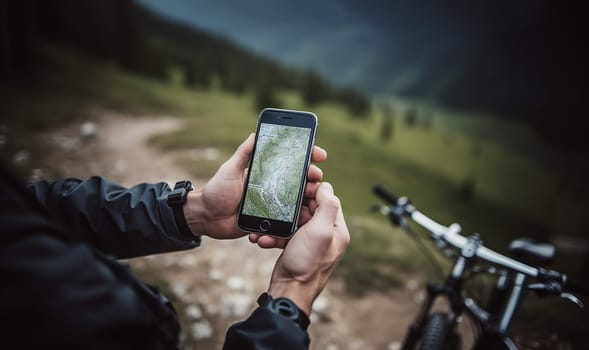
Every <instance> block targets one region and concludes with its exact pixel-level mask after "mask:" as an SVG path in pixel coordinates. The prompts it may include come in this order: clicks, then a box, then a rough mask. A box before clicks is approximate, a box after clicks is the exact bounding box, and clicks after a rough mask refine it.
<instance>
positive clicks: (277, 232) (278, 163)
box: [238, 108, 317, 238]
mask: <svg viewBox="0 0 589 350" xmlns="http://www.w3.org/2000/svg"><path fill="white" fill-rule="evenodd" d="M316 129H317V117H316V116H315V114H313V113H310V112H302V111H291V110H281V109H270V108H267V109H264V110H263V111H262V112H261V113H260V117H259V120H258V127H257V131H256V140H255V145H254V150H253V153H252V156H251V159H250V163H249V170H248V174H247V179H246V182H245V187H244V191H243V198H242V201H241V205H240V210H239V217H238V225H239V227H240V228H241V229H242V230H244V231H249V232H260V233H264V234H268V235H272V236H275V237H280V238H288V237H290V236H291V235H292V234H293V233H294V231H295V230H296V227H297V222H298V216H299V213H300V209H301V204H302V199H303V192H304V190H305V183H306V177H307V170H308V167H309V163H310V161H311V151H312V149H313V144H314V141H315V132H316Z"/></svg>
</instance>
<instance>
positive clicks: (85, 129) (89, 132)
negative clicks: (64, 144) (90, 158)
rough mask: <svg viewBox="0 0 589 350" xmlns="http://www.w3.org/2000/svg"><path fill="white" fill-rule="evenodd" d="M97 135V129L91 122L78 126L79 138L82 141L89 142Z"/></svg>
mask: <svg viewBox="0 0 589 350" xmlns="http://www.w3.org/2000/svg"><path fill="white" fill-rule="evenodd" d="M96 135H98V128H97V127H96V124H94V123H92V122H85V123H83V124H82V125H81V126H80V136H82V139H84V140H90V139H93V138H95V137H96Z"/></svg>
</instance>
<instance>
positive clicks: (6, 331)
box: [0, 169, 179, 349]
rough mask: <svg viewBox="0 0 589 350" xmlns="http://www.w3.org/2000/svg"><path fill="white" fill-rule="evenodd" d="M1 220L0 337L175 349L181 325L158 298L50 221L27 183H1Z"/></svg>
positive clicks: (74, 345) (64, 345) (59, 344)
mask: <svg viewBox="0 0 589 350" xmlns="http://www.w3.org/2000/svg"><path fill="white" fill-rule="evenodd" d="M0 170H1V169H0ZM0 173H1V171H0ZM0 175H1V174H0ZM0 179H1V180H3V181H2V182H4V180H5V179H4V178H2V177H1V176H0ZM0 222H1V223H2V224H1V225H0V278H1V280H2V287H1V288H0V324H1V325H2V335H3V341H4V343H6V344H18V345H17V347H18V348H22V349H34V348H42V347H48V348H58V349H170V348H175V346H176V344H177V339H178V332H179V325H178V322H177V318H176V314H175V312H174V310H173V308H172V307H171V305H169V303H168V302H166V300H165V299H164V298H163V296H161V294H159V293H157V291H156V290H154V289H152V288H149V287H148V286H146V285H145V284H142V283H141V282H140V281H138V280H137V279H136V278H135V277H134V276H133V275H132V273H131V272H130V271H129V270H128V269H127V268H125V267H124V266H123V265H121V264H119V263H118V262H117V261H116V260H115V259H114V258H112V257H110V256H107V255H105V254H103V253H101V252H99V251H97V250H94V249H92V248H91V247H89V246H88V245H87V244H85V242H82V241H80V240H77V239H75V236H74V235H72V234H70V233H69V232H66V231H65V230H63V225H60V224H57V223H54V222H53V220H50V218H48V217H47V215H46V213H45V211H44V210H43V208H42V207H40V206H39V205H37V203H36V201H35V198H33V197H32V196H30V192H28V191H27V190H26V189H25V188H21V187H20V186H5V184H4V183H0Z"/></svg>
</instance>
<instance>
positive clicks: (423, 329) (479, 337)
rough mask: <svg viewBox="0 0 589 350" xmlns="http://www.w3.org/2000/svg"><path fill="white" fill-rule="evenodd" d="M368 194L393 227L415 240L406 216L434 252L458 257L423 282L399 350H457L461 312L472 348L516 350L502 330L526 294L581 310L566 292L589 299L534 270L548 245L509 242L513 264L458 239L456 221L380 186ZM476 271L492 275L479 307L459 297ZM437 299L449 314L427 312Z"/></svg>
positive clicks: (558, 277)
mask: <svg viewBox="0 0 589 350" xmlns="http://www.w3.org/2000/svg"><path fill="white" fill-rule="evenodd" d="M373 190H374V194H375V195H377V196H378V197H380V198H381V199H382V200H384V201H385V202H386V203H387V205H384V206H383V205H377V206H376V207H373V209H375V210H378V211H380V212H381V213H382V214H384V215H386V216H388V217H389V219H390V221H391V223H392V224H393V225H395V226H399V227H401V228H403V229H404V230H405V231H406V232H407V233H408V234H410V235H411V236H412V237H413V238H415V239H418V236H417V233H416V232H414V231H412V230H411V228H410V227H409V224H408V221H407V218H410V219H411V220H412V221H413V222H414V223H416V224H418V225H419V226H421V227H423V228H424V229H425V230H426V231H428V232H429V233H430V238H431V239H432V240H433V241H434V242H435V244H436V245H437V247H438V248H440V249H441V250H443V251H447V250H450V251H453V252H455V253H458V254H456V259H455V261H454V263H453V266H452V268H451V269H450V272H449V274H448V275H447V277H446V279H445V282H444V283H443V284H439V283H432V282H428V283H427V287H426V297H425V300H424V302H423V303H422V304H421V310H420V312H419V313H418V315H417V317H416V318H415V320H414V321H413V322H412V323H411V325H410V326H409V330H408V332H407V335H406V337H405V339H404V341H403V344H402V349H404V350H409V349H415V348H416V347H417V346H419V349H420V350H439V349H458V348H460V346H461V337H460V334H459V333H458V332H457V326H458V324H459V322H460V321H461V320H462V315H463V313H466V315H467V316H469V318H470V319H471V320H472V321H473V324H474V326H475V338H474V347H473V349H475V350H491V349H492V350H501V349H507V350H517V349H518V347H517V345H516V344H515V342H514V341H513V340H512V338H511V337H510V336H509V335H508V329H509V326H510V324H511V322H512V320H513V318H514V315H515V313H516V311H517V308H518V305H519V304H520V302H521V301H522V298H523V296H524V292H525V291H527V290H530V291H535V292H536V293H538V294H540V295H544V296H558V297H561V298H564V299H566V300H569V301H571V302H572V303H574V304H575V305H577V306H578V307H579V308H582V307H583V303H582V302H581V300H580V299H579V298H578V297H576V296H575V295H574V294H572V293H573V292H574V293H578V294H582V295H589V288H587V287H584V286H581V285H579V284H577V283H574V282H572V281H570V280H569V279H568V278H567V275H566V274H564V273H560V272H557V271H554V270H549V269H547V268H544V267H540V266H542V265H548V263H550V262H551V260H552V259H553V258H554V255H555V253H556V248H555V246H554V245H552V244H549V243H536V242H534V241H532V240H529V239H517V240H514V241H512V242H511V243H510V245H509V251H510V252H511V253H513V254H516V255H517V256H518V260H516V259H514V258H510V257H507V256H505V255H502V254H500V253H497V252H496V251H494V250H491V249H489V248H487V247H485V246H484V245H483V242H482V240H481V238H480V237H479V235H478V234H476V233H473V234H471V235H468V236H463V235H461V234H460V232H461V227H460V225H459V224H457V223H453V224H451V225H450V226H444V225H441V224H439V223H437V222H436V221H434V220H432V219H430V218H429V217H427V216H426V215H425V214H423V213H422V212H420V211H419V210H418V209H417V207H416V206H415V205H413V204H412V203H411V202H410V201H409V199H408V198H407V197H397V196H395V195H393V194H392V193H391V192H389V191H388V190H386V189H385V188H384V187H382V186H380V185H376V186H374V189H373ZM422 248H424V246H422ZM481 262H485V263H487V264H488V266H487V265H484V264H482V263H481ZM480 273H485V274H489V275H492V276H496V280H494V287H493V290H492V293H491V295H490V298H489V300H488V302H487V303H486V305H485V307H482V306H479V305H478V304H477V303H476V302H475V301H474V300H473V299H472V298H468V297H463V294H462V292H463V287H464V282H465V281H466V280H468V279H469V278H471V277H473V276H474V275H477V274H480ZM441 297H445V298H446V299H447V300H448V302H449V311H447V312H446V311H444V312H440V311H434V312H432V307H433V305H434V302H436V301H437V300H438V299H439V298H441Z"/></svg>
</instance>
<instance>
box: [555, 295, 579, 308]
mask: <svg viewBox="0 0 589 350" xmlns="http://www.w3.org/2000/svg"><path fill="white" fill-rule="evenodd" d="M560 297H561V298H563V299H566V300H568V301H570V302H571V303H573V304H575V305H577V307H578V308H579V309H582V308H584V307H585V305H583V302H582V301H581V299H579V298H577V297H576V296H575V295H574V294H571V293H568V292H562V293H560Z"/></svg>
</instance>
